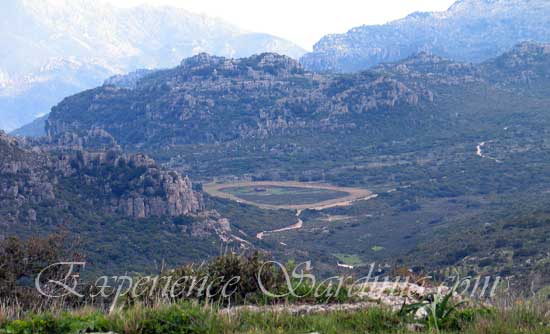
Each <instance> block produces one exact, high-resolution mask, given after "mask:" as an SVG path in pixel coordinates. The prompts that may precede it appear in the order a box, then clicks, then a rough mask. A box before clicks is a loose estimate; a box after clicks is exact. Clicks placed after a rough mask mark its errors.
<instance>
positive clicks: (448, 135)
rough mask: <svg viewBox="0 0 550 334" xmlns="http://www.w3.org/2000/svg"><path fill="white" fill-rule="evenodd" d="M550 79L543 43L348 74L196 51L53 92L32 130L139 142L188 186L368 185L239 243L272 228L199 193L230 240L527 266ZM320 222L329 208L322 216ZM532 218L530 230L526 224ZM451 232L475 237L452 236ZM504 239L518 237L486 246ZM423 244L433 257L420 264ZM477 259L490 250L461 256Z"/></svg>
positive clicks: (63, 137) (120, 143)
mask: <svg viewBox="0 0 550 334" xmlns="http://www.w3.org/2000/svg"><path fill="white" fill-rule="evenodd" d="M549 87H550V46H549V45H548V44H537V43H531V42H525V43H520V44H518V45H516V46H514V47H513V48H511V49H510V50H508V51H507V52H505V53H503V54H501V55H499V56H498V57H495V58H492V59H488V60H486V61H484V62H482V63H480V64H471V63H463V62H457V61H453V60H449V59H447V58H444V57H441V56H437V55H433V54H430V53H426V52H421V53H418V54H415V55H413V56H411V57H408V58H406V59H403V60H400V61H397V62H394V63H388V64H380V65H378V66H376V67H374V68H372V69H371V70H368V71H364V72H360V73H351V74H334V73H333V74H330V73H329V74H319V73H314V72H309V71H307V70H305V69H304V68H303V67H302V65H300V63H298V62H297V61H296V60H293V59H291V58H289V57H285V56H281V55H277V54H272V53H265V54H260V55H255V56H251V57H248V58H242V59H228V58H223V57H214V56H209V55H207V54H199V55H196V56H194V57H191V58H187V59H184V60H183V61H182V62H181V64H180V65H179V66H177V67H174V68H171V69H163V70H158V71H153V72H139V73H133V74H131V75H129V76H128V77H124V76H122V77H117V78H113V79H112V80H109V81H108V82H106V83H105V84H104V85H102V86H100V87H97V88H94V89H91V90H88V91H85V92H82V93H80V94H77V95H74V96H71V97H68V98H66V99H64V100H63V101H62V102H61V103H59V104H58V105H57V106H56V107H54V108H53V110H52V113H51V114H50V117H49V118H48V120H47V121H46V130H47V137H46V138H45V139H44V140H46V141H47V142H48V145H52V146H54V147H65V148H70V149H74V150H82V149H85V150H104V149H105V148H110V147H117V148H120V149H122V150H124V151H127V152H134V153H136V152H144V153H146V154H149V155H151V156H152V157H153V158H155V159H156V160H157V161H159V163H161V164H163V165H164V166H166V167H169V168H172V169H175V170H177V171H179V172H180V173H182V174H189V175H190V176H191V177H192V178H193V179H194V180H196V181H197V182H199V183H202V182H210V181H212V180H234V179H245V180H276V181H284V180H300V181H315V182H325V183H330V184H336V185H343V186H354V187H361V188H366V189H369V190H372V191H373V192H375V193H377V194H378V195H379V196H378V197H377V198H376V199H374V200H369V201H363V202H357V203H355V204H353V205H352V206H350V207H344V208H334V209H328V210H323V211H322V212H316V211H314V210H312V211H307V212H304V213H303V217H302V219H303V221H304V224H305V225H304V226H305V227H304V228H303V229H301V230H300V231H297V232H293V233H286V234H281V236H280V237H277V236H274V237H270V238H269V240H255V239H254V238H253V237H251V236H254V235H256V233H259V232H261V231H263V230H265V229H266V228H268V227H267V226H271V225H267V224H268V223H264V224H263V225H262V226H258V225H257V223H254V222H253V221H255V220H256V219H260V218H258V217H264V216H263V215H266V214H265V213H261V210H256V209H252V208H250V207H247V206H246V205H243V204H238V203H235V204H229V203H227V202H224V201H220V200H216V199H212V198H207V207H208V208H209V209H211V210H216V211H218V212H219V213H220V214H221V215H222V216H224V217H228V218H229V219H230V220H231V221H232V222H236V224H237V225H238V229H239V230H241V231H244V233H245V234H243V236H242V238H244V239H246V240H247V241H248V242H249V243H250V244H254V245H255V247H258V248H261V249H268V250H270V252H272V253H273V254H275V255H276V256H284V257H285V258H298V259H315V261H316V265H317V266H320V267H323V266H326V264H327V263H336V262H337V261H338V258H339V257H340V258H341V257H342V256H344V255H342V254H345V257H346V258H347V257H349V256H353V257H354V258H358V259H360V260H358V261H359V262H360V261H373V260H376V261H396V263H405V262H404V261H407V262H406V263H412V264H415V263H416V264H418V265H422V266H423V267H422V268H423V269H419V270H421V271H427V270H433V269H437V268H440V267H448V266H453V265H456V266H461V265H463V264H464V262H462V261H463V260H464V259H466V258H471V259H472V260H471V261H466V262H467V263H466V264H464V266H465V267H464V268H465V270H466V273H467V272H468V271H469V270H473V269H472V266H476V267H475V270H474V271H476V272H491V273H495V272H496V273H510V272H512V273H520V272H521V273H525V274H526V275H531V274H533V273H534V272H536V270H537V269H536V268H537V267H538V266H540V265H541V263H543V262H541V261H544V258H545V254H546V253H545V252H547V251H548V248H547V246H545V241H544V240H545V239H544V238H545V236H546V235H548V233H550V230H549V229H548V225H547V224H546V223H545V218H544V217H545V216H544V215H543V216H540V215H539V211H537V210H543V209H544V205H543V203H545V201H546V200H547V199H548V196H547V194H548V191H547V186H546V184H547V182H550V179H549V175H548V173H547V171H548V168H550V165H549V164H548V161H550V157H549V156H548V152H550V150H548V148H549V145H550V143H549V142H548V140H547V138H548V133H547V129H546V127H545V126H544V124H547V123H548V122H549V121H550V118H549V116H548V113H547V106H548V103H549V102H550V101H549V99H548V94H547V91H548V89H549ZM537 203H538V204H537ZM254 210H256V211H254ZM291 214H292V213H290V215H291ZM269 215H270V216H269V217H270V218H269V219H271V220H269V221H270V223H269V224H273V228H277V227H275V226H280V225H278V224H280V222H278V221H277V220H276V219H275V218H273V216H277V215H278V216H281V215H282V216H283V217H286V216H288V215H289V214H288V212H287V213H285V212H274V213H270V214H269ZM330 217H343V218H341V219H342V220H341V221H339V223H338V224H337V226H336V225H334V223H331V221H332V220H331V219H330ZM510 217H524V218H518V219H517V220H513V221H512V222H510ZM273 219H275V220H273ZM271 221H272V222H271ZM487 224H489V225H487ZM533 224H535V225H536V226H537V228H538V230H537V231H538V232H537V233H538V236H537V237H536V238H534V237H530V235H531V234H529V233H526V230H525V228H526V226H531V225H533ZM283 226H284V225H283ZM510 226H513V228H511V227H510ZM259 228H261V229H262V230H258V229H259ZM319 231H322V233H319ZM461 231H462V232H461ZM465 231H470V232H468V233H472V234H473V236H476V237H475V238H474V237H473V236H472V237H469V238H458V236H465V235H466V234H465ZM457 233H458V234H457ZM506 233H512V234H513V236H508V238H510V239H514V238H516V239H517V240H521V241H522V243H521V244H519V243H509V244H508V243H504V244H503V243H502V242H501V241H498V240H499V239H502V238H503V236H504V235H506ZM479 236H483V237H482V238H479ZM451 237H453V238H454V239H453V240H455V241H454V242H453V243H452V244H449V245H447V246H448V247H447V248H444V247H443V248H437V249H435V248H434V247H435V245H437V244H438V243H436V242H433V240H434V239H436V240H439V239H440V240H446V239H447V238H451ZM516 239H514V240H516ZM497 243H498V244H499V245H501V246H499V248H495V247H493V245H494V244H497ZM281 244H284V245H287V246H281ZM439 244H440V243H439ZM288 245H291V246H288ZM380 249H384V252H379V251H378V250H380ZM335 252H337V253H335ZM510 252H512V253H513V254H515V255H514V256H513V257H512V258H510V257H509V256H507V255H506V254H510ZM346 254H347V255H346ZM407 254H408V255H407ZM433 254H438V255H437V259H438V260H437V261H436V260H434V261H429V262H428V261H419V260H418V259H428V258H430V256H433ZM407 256H410V257H407ZM487 257H493V258H496V259H497V260H495V261H492V262H488V261H484V262H482V263H481V264H484V266H481V265H480V263H478V262H477V261H474V259H485V258H487ZM406 259H408V260H406ZM411 259H412V260H411ZM527 260H529V261H527ZM526 261H527V262H526Z"/></svg>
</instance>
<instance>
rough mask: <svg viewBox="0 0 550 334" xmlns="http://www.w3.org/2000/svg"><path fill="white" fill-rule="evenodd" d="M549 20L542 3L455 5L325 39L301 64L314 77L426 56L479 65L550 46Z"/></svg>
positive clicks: (474, 0) (487, 0) (475, 0)
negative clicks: (533, 46) (521, 47)
mask: <svg viewBox="0 0 550 334" xmlns="http://www.w3.org/2000/svg"><path fill="white" fill-rule="evenodd" d="M549 16H550V2H548V1H546V0H459V1H457V2H456V3H455V4H453V5H452V6H451V7H450V8H449V9H448V10H447V11H444V12H432V13H423V12H417V13H413V14H411V15H409V16H407V17H405V18H403V19H400V20H396V21H393V22H389V23H386V24H383V25H365V26H361V27H356V28H353V29H351V30H349V31H348V32H347V33H344V34H334V35H327V36H325V37H323V38H322V39H321V40H320V41H319V42H318V43H317V44H315V46H314V48H313V52H311V53H308V54H306V55H304V57H303V58H302V59H301V62H302V64H304V66H305V67H306V68H307V69H309V70H312V71H322V72H325V71H333V72H355V71H359V70H365V69H367V68H369V67H372V66H375V65H377V64H379V63H387V62H393V61H397V60H399V59H403V58H406V57H408V56H410V55H412V54H415V53H418V52H422V51H424V52H430V53H433V54H437V55H440V56H443V57H447V58H450V59H454V60H457V61H465V62H476V63H477V62H482V61H484V60H487V59H489V58H494V57H496V56H498V55H499V54H501V53H503V52H505V51H506V50H508V49H510V48H512V47H513V46H514V45H516V44H518V43H520V42H524V41H538V42H550V37H549V36H550V24H549V23H548V22H549V21H548V17H549Z"/></svg>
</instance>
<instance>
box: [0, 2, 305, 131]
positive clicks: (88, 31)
mask: <svg viewBox="0 0 550 334" xmlns="http://www.w3.org/2000/svg"><path fill="white" fill-rule="evenodd" d="M0 40H1V41H2V47H1V51H0V115H1V117H0V129H5V130H12V129H14V128H16V127H19V126H21V125H23V124H26V123H28V122H30V121H32V120H33V119H34V118H36V117H37V116H40V115H43V114H45V113H48V112H49V111H50V108H51V107H52V106H53V105H55V104H56V103H57V102H59V101H60V100H61V99H62V98H63V97H65V96H68V95H71V94H74V93H77V92H78V91H81V90H83V89H86V88H91V87H94V86H97V85H99V84H101V83H102V82H103V81H104V80H105V79H107V78H108V77H109V76H111V75H114V74H120V73H126V72H129V71H133V70H135V69H138V68H162V67H169V66H174V65H176V64H177V63H178V62H179V61H180V60H181V59H182V58H184V57H189V56H191V55H193V54H196V53H199V52H208V53H211V54H216V55H221V56H227V57H243V56H248V55H251V54H255V53H261V52H266V51H270V52H278V53H282V54H287V55H290V56H292V57H296V58H297V57H299V56H300V55H302V54H303V53H304V50H302V49H301V48H300V47H298V46H296V45H295V44H293V43H291V42H288V41H286V40H283V39H280V38H277V37H273V36H270V35H267V34H261V33H250V32H246V31H243V30H241V29H239V28H238V27H236V26H234V25H232V24H229V23H227V22H224V21H222V20H219V19H212V18H209V17H205V16H202V15H196V14H192V13H189V12H187V11H185V10H181V9H174V8H167V7H162V8H157V7H147V6H143V7H137V8H130V9H119V8H115V7H111V6H109V5H105V4H102V3H100V2H97V1H91V0H74V1H73V0H71V1H59V0H6V1H3V2H2V11H1V12H0Z"/></svg>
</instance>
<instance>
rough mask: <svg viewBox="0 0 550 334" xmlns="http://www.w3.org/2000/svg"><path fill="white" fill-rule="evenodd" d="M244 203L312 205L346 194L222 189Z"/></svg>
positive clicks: (296, 189) (271, 188) (287, 189)
mask: <svg viewBox="0 0 550 334" xmlns="http://www.w3.org/2000/svg"><path fill="white" fill-rule="evenodd" d="M222 191H223V192H225V193H229V194H231V195H234V196H236V197H238V198H241V199H244V200H246V201H250V202H255V203H259V204H268V205H287V204H312V203H317V202H323V201H328V200H333V199H337V198H341V197H345V196H347V195H348V193H346V192H343V191H335V190H330V189H319V188H299V187H277V186H263V187H260V186H258V187H234V188H225V189H222Z"/></svg>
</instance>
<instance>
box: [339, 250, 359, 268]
mask: <svg viewBox="0 0 550 334" xmlns="http://www.w3.org/2000/svg"><path fill="white" fill-rule="evenodd" d="M333 255H334V257H336V258H337V259H338V260H340V261H341V262H342V263H343V264H347V265H349V266H356V267H358V266H362V265H364V264H365V263H364V262H363V260H362V259H361V258H360V257H359V256H358V255H356V254H342V253H336V254H333Z"/></svg>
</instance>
